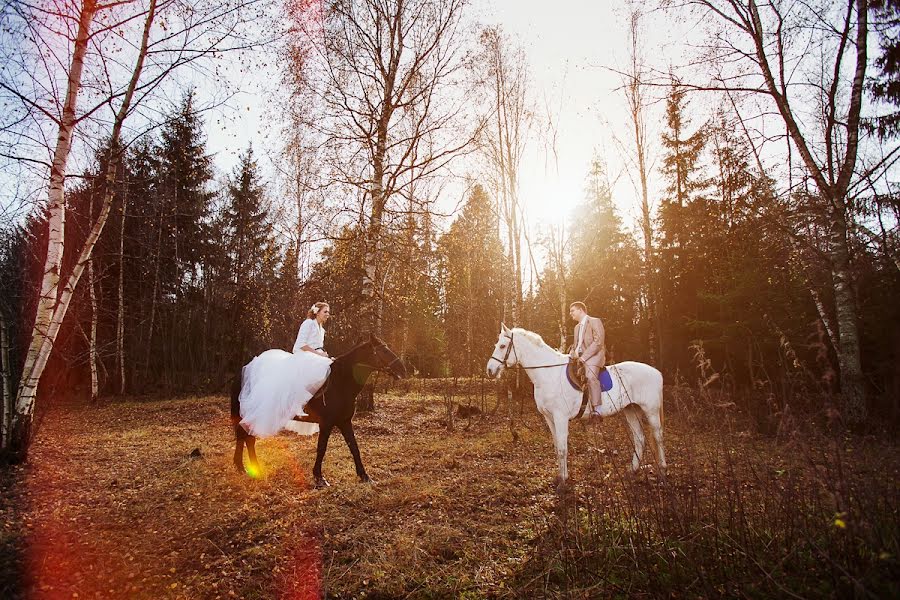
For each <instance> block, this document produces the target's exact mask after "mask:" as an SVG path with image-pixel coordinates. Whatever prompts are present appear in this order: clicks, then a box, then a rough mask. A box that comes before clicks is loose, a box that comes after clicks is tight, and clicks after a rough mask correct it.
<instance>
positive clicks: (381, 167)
mask: <svg viewBox="0 0 900 600" xmlns="http://www.w3.org/2000/svg"><path fill="white" fill-rule="evenodd" d="M298 5H299V6H295V7H294V9H293V17H294V19H295V22H296V23H297V24H298V30H297V35H299V36H300V37H301V38H302V40H303V44H304V48H305V51H304V52H301V53H299V54H298V57H302V60H300V61H297V62H295V63H294V64H292V65H291V67H290V68H292V69H305V70H306V71H307V73H308V76H307V77H305V78H304V81H305V82H306V85H307V87H308V89H309V90H310V95H309V98H310V99H311V101H313V102H315V103H316V105H317V107H318V109H319V110H317V111H314V112H312V114H311V116H312V119H313V120H312V121H311V122H308V123H306V127H308V128H309V129H310V130H311V131H312V132H314V133H315V135H317V136H318V138H319V139H320V140H321V143H320V147H321V148H322V153H321V156H322V160H324V161H326V163H327V169H328V171H329V172H328V173H327V174H326V175H325V179H326V180H327V184H328V185H330V186H331V187H334V188H336V189H340V188H342V187H343V188H344V193H345V195H346V197H348V198H356V199H361V200H362V205H361V206H355V207H353V208H351V209H350V210H351V212H355V213H356V214H357V215H358V216H359V217H361V218H360V219H359V220H360V224H361V225H362V232H363V235H364V238H365V240H364V241H365V249H364V257H363V273H364V274H363V277H362V281H361V282H360V296H361V300H362V303H361V307H360V308H361V310H362V313H363V314H362V319H361V323H362V325H363V329H364V330H367V331H374V332H377V331H379V329H380V327H381V315H380V314H379V312H378V306H379V304H380V303H379V302H378V299H377V294H378V289H379V287H380V286H379V282H381V281H382V280H383V277H382V276H381V273H380V269H381V265H380V264H379V260H380V255H381V247H382V236H383V229H384V227H385V224H386V220H387V219H389V218H391V217H392V216H393V215H395V214H397V213H398V212H399V213H402V212H403V210H404V207H402V206H397V205H395V204H397V203H396V202H393V201H394V200H399V198H400V197H401V196H402V195H401V194H399V193H398V192H400V191H401V190H403V189H405V188H407V187H409V186H411V185H412V186H414V185H415V184H416V181H418V180H419V179H422V178H428V177H431V176H433V175H434V174H435V173H438V172H440V171H442V169H444V168H445V167H446V166H447V165H448V163H449V162H450V161H451V160H452V159H453V158H454V157H455V156H456V155H457V154H459V153H460V152H461V151H462V150H463V149H464V148H465V147H466V146H467V145H468V144H469V139H470V136H469V135H466V134H465V133H463V134H461V135H460V125H461V123H460V122H459V117H460V116H461V114H462V108H463V105H464V104H463V98H462V97H461V95H459V94H457V95H456V97H454V96H453V94H452V93H451V92H452V89H453V86H454V85H455V83H456V81H457V80H458V78H459V77H458V75H459V71H460V69H461V67H462V65H463V54H462V46H461V42H462V33H463V32H462V29H461V26H460V23H461V19H462V13H463V9H464V7H465V5H466V1H465V0H406V1H404V0H362V1H357V2H352V1H350V0H330V1H327V2H322V3H321V4H319V3H315V4H311V5H307V4H305V3H298Z"/></svg>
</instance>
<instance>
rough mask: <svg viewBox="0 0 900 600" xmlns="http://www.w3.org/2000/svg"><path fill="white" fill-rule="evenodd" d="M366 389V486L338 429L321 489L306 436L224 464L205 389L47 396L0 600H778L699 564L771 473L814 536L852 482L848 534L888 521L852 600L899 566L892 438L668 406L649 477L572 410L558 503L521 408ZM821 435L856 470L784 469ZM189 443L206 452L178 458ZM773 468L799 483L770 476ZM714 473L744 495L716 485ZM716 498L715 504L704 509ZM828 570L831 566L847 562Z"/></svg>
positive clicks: (546, 441) (611, 427)
mask: <svg viewBox="0 0 900 600" xmlns="http://www.w3.org/2000/svg"><path fill="white" fill-rule="evenodd" d="M377 402H378V411H377V412H376V413H375V414H373V415H368V416H364V417H361V418H358V419H357V421H356V423H357V428H358V438H359V440H360V445H361V449H362V453H363V460H364V461H365V463H366V465H367V468H368V471H369V473H370V475H371V476H372V477H373V478H374V479H375V480H376V482H377V483H376V485H374V486H365V485H361V484H359V483H357V482H356V478H355V474H354V471H353V464H352V461H351V459H350V456H349V452H348V451H347V449H346V446H345V445H344V444H343V440H342V439H341V438H340V436H339V435H335V436H334V437H332V440H331V444H332V446H331V451H330V452H329V456H328V458H327V459H326V463H325V473H326V475H327V476H328V477H329V480H330V481H331V483H332V487H331V488H330V489H327V490H324V491H319V492H317V491H313V490H311V489H310V486H309V472H310V469H311V466H312V462H313V459H314V454H315V450H314V448H315V438H300V437H296V436H292V435H285V436H281V437H278V438H274V439H270V440H263V441H261V442H259V443H258V445H257V446H258V451H259V454H260V460H261V461H262V463H263V467H264V472H263V474H262V477H261V478H260V479H258V480H252V479H249V478H248V477H246V476H241V475H239V474H237V473H235V472H234V471H233V468H232V466H231V451H232V440H231V431H230V428H229V425H228V414H227V402H226V400H225V399H224V398H221V397H207V398H187V399H176V400H166V401H130V402H120V403H114V404H109V405H105V406H102V407H93V408H89V407H65V408H64V407H60V408H58V409H56V410H54V411H52V412H51V413H50V414H49V415H48V416H47V418H46V419H45V421H44V423H43V425H42V427H41V429H40V431H39V435H38V438H37V441H36V443H35V446H34V448H33V451H32V455H31V462H30V464H29V465H28V466H26V467H19V468H16V469H14V470H13V471H11V472H8V473H5V474H2V475H0V477H2V478H3V480H2V483H3V489H4V491H3V493H2V494H0V556H2V558H0V577H2V578H0V597H4V598H9V597H12V598H15V597H20V596H21V597H33V598H72V597H74V594H78V597H80V598H90V597H141V598H215V597H223V598H228V597H243V598H274V597H287V598H315V597H318V596H319V595H322V594H327V595H328V596H329V597H352V596H355V597H360V596H362V597H369V598H379V597H380V598H388V597H390V598H394V597H485V596H488V597H507V596H529V597H533V596H559V597H563V596H566V597H590V596H596V595H602V596H608V595H621V596H634V595H658V594H668V593H672V592H674V591H678V590H680V589H684V588H685V587H686V586H687V589H689V590H691V591H690V592H689V594H691V595H716V594H718V593H721V594H722V595H732V594H737V595H750V596H752V595H767V594H770V593H771V592H773V590H774V592H775V593H776V594H778V595H787V593H785V590H787V589H788V588H790V586H791V585H792V584H793V582H794V580H793V579H790V578H784V577H785V575H784V572H783V571H784V569H782V571H777V572H774V575H775V576H777V577H779V578H782V579H780V580H779V581H777V582H776V584H767V583H766V578H765V576H764V575H761V574H760V573H752V574H750V576H749V578H748V579H747V582H749V583H746V582H745V583H746V584H745V583H742V584H741V585H739V586H735V585H731V584H729V583H728V582H726V581H718V580H715V578H717V577H718V578H721V577H730V576H731V574H730V572H729V569H738V568H740V566H741V565H742V564H744V562H746V561H742V560H741V559H740V558H739V557H731V558H729V559H728V561H730V562H728V561H725V562H723V556H724V555H725V554H726V553H730V554H735V553H737V552H738V551H739V550H741V549H742V548H743V551H744V552H745V554H747V549H748V548H749V547H750V546H747V545H745V546H741V545H739V544H731V545H729V544H727V543H725V542H722V543H721V544H720V546H719V547H718V548H720V550H717V549H716V547H715V546H714V545H712V546H711V545H710V544H714V542H715V540H714V539H713V538H707V537H705V536H706V534H705V531H706V530H707V529H708V528H709V527H710V523H712V526H714V527H718V528H719V529H721V534H722V535H723V536H724V535H731V534H734V533H735V532H739V531H744V532H745V533H746V531H747V530H748V527H750V528H751V529H752V528H756V527H757V525H758V526H759V527H763V528H767V529H770V528H772V526H773V523H774V522H772V521H770V520H767V519H766V515H765V514H764V513H765V511H766V510H767V509H766V507H765V506H763V505H762V504H760V502H762V499H763V498H764V497H767V496H771V495H772V494H774V490H775V489H776V488H775V487H773V488H771V489H770V488H768V487H766V486H769V485H770V484H769V483H766V482H775V483H773V484H771V485H774V486H779V485H780V486H781V487H782V488H785V489H787V488H789V489H792V490H793V489H796V490H800V491H797V492H796V493H795V494H794V495H793V496H782V497H781V498H782V499H783V500H786V501H787V500H789V499H790V498H795V499H796V500H797V501H798V503H801V501H802V503H806V502H808V501H810V499H811V498H816V502H818V504H817V505H813V506H809V507H806V506H805V504H804V506H802V507H800V508H802V509H803V511H805V512H803V513H802V514H803V515H806V516H807V517H809V518H811V519H812V521H811V524H810V523H807V522H806V521H808V520H809V519H806V517H804V518H805V519H806V521H804V523H806V524H805V525H804V527H806V528H807V529H806V530H804V531H807V532H809V531H810V530H809V528H810V527H819V528H821V529H822V531H823V532H826V533H827V535H826V536H825V537H821V536H816V537H815V539H816V540H825V541H826V542H828V540H831V539H832V538H831V537H829V536H832V534H833V533H834V532H833V531H831V530H832V529H834V527H835V525H834V519H835V515H834V513H835V512H836V510H835V508H834V507H835V506H838V505H839V503H840V502H845V501H847V500H846V498H842V497H839V496H841V494H844V496H849V497H851V501H848V502H849V503H848V504H847V506H846V510H844V511H842V512H844V513H846V514H844V515H843V517H842V518H843V519H844V520H845V521H846V522H847V523H848V527H847V528H846V529H847V530H850V531H851V532H852V531H855V530H856V529H854V528H857V529H859V530H860V531H861V530H862V527H863V523H864V522H865V521H866V518H868V520H869V521H873V520H877V519H882V520H883V519H885V518H887V519H893V522H892V523H887V524H885V523H881V522H879V527H876V528H875V529H877V531H878V532H880V533H879V535H881V537H882V538H885V536H886V537H887V539H882V540H881V541H880V542H873V543H875V544H876V545H877V543H880V544H882V546H883V547H881V548H876V547H874V546H873V547H871V548H870V547H868V546H866V547H864V548H863V547H857V546H854V547H855V548H856V549H857V551H859V552H863V551H864V552H869V553H872V552H874V553H875V557H874V558H873V559H872V560H868V561H865V564H864V565H863V566H865V568H866V569H868V570H866V571H865V572H860V573H848V577H849V578H850V579H849V580H848V581H850V583H851V584H854V582H855V583H858V584H859V586H860V588H859V589H860V590H861V594H862V595H865V594H866V593H875V594H876V595H877V593H878V592H879V591H881V592H884V591H887V590H888V589H889V588H886V587H877V586H884V585H886V584H884V582H885V581H890V578H891V577H892V576H893V575H894V574H896V573H897V561H896V543H897V540H896V529H897V525H896V500H897V496H896V492H897V483H896V482H897V469H898V463H900V459H898V456H897V453H896V446H895V445H894V443H893V442H892V441H884V440H877V439H874V438H852V439H840V440H838V442H834V440H832V439H830V438H827V439H826V438H821V439H816V440H808V439H804V440H798V439H793V440H791V441H789V442H788V443H781V444H776V443H775V442H774V441H773V440H771V439H769V438H762V437H757V436H753V435H746V434H745V435H735V436H727V437H726V436H723V435H722V432H721V431H703V432H698V431H696V430H692V429H691V430H689V429H687V428H686V427H684V426H682V425H681V423H683V422H684V420H683V419H679V418H671V415H667V416H668V417H670V418H669V419H668V421H667V428H668V429H667V432H666V433H667V446H668V451H669V457H670V470H671V482H672V483H671V486H669V487H662V486H659V485H657V484H655V483H654V482H653V480H652V478H650V477H646V476H644V475H642V476H639V477H638V478H636V479H629V478H627V477H625V470H626V465H627V463H628V462H629V455H630V448H629V447H628V445H627V444H628V442H627V441H626V437H625V434H624V428H623V427H622V425H621V424H620V423H618V419H611V420H607V421H606V422H604V423H602V424H601V425H600V426H598V427H591V426H585V425H582V424H575V425H574V426H573V435H572V438H571V442H570V467H569V468H570V473H571V474H572V475H573V483H574V484H573V486H572V490H571V492H570V493H569V494H567V495H565V496H563V497H559V496H557V495H556V493H555V492H554V491H553V490H552V489H551V487H550V482H551V480H552V478H553V476H554V474H555V461H554V459H553V458H552V449H551V442H550V436H549V433H548V432H547V431H546V427H545V425H544V424H543V420H542V419H539V418H538V417H537V415H534V414H532V412H531V411H526V414H525V415H524V416H523V417H522V418H521V419H520V420H518V426H519V440H518V442H517V443H513V442H512V440H511V437H510V434H509V430H508V428H507V426H506V422H505V419H504V418H503V417H500V416H487V415H480V416H475V417H473V418H472V419H471V420H468V419H459V418H457V419H455V423H454V428H453V430H452V431H450V430H448V428H447V426H446V415H447V409H446V407H445V405H444V398H443V397H442V396H440V395H438V394H433V395H427V396H421V395H419V396H414V395H407V396H401V395H398V394H397V393H392V394H391V395H386V396H380V397H378V401H377ZM501 412H502V411H501ZM723 427H724V426H723ZM723 440H726V441H727V443H726V444H724V445H723ZM830 443H836V444H837V445H836V446H835V448H837V449H839V451H840V452H841V456H843V463H842V465H843V468H844V469H845V470H846V471H849V472H850V473H851V474H850V475H847V474H845V475H842V476H841V478H842V479H841V486H843V487H844V488H845V489H844V491H843V492H841V491H837V492H835V491H834V489H830V488H829V487H828V486H824V487H823V486H818V485H813V483H810V484H809V485H805V484H804V485H800V484H798V483H796V482H798V481H799V482H803V481H807V482H815V481H820V480H822V481H824V480H825V479H826V478H829V477H831V478H833V477H834V474H833V473H830V472H829V471H828V469H829V468H831V466H833V463H831V462H829V461H828V460H827V456H829V450H828V448H829V446H828V444H830ZM195 448H199V449H200V451H201V458H198V459H192V458H191V457H190V454H191V452H192V450H194V449H195ZM723 452H724V454H723ZM727 456H732V457H733V460H730V461H729V460H728V459H727V458H726V457H727ZM823 457H824V458H823ZM820 459H822V460H820ZM817 461H818V462H817ZM823 461H824V462H823ZM729 465H730V466H729ZM817 469H819V470H821V471H822V472H821V473H819V471H818V470H817ZM785 473H787V474H789V475H790V481H791V482H794V483H792V484H790V485H788V486H785V485H783V484H782V483H780V482H784V481H787V479H785V478H784V474H785ZM866 481H870V482H873V487H872V489H873V490H876V489H877V490H878V494H880V495H882V499H883V504H884V508H883V511H882V512H880V513H879V514H877V515H869V516H868V517H865V516H864V515H859V514H857V513H856V512H855V511H856V510H857V507H858V506H863V505H861V504H853V502H852V496H853V492H852V490H856V489H858V484H859V483H860V482H866ZM875 482H878V485H874V483H875ZM791 485H793V486H794V487H791ZM798 485H799V486H800V487H797V486H798ZM729 486H731V488H733V487H734V486H737V488H738V489H744V490H745V492H744V493H738V494H737V495H735V494H733V493H732V494H730V495H729V494H726V493H725V491H724V490H728V489H731V488H730V487H729ZM831 487H832V488H834V487H835V486H831ZM754 489H756V490H760V493H754V492H753V491H752V490H754ZM762 492H765V493H762ZM829 494H831V495H832V496H833V498H832V499H831V500H829ZM835 494H837V495H835ZM885 494H887V496H888V497H886V498H884V495H885ZM776 496H777V494H776ZM729 498H730V499H731V501H732V502H734V501H746V502H753V503H755V504H754V505H753V507H752V508H748V510H746V511H744V513H743V514H744V515H745V519H746V520H747V521H748V523H749V525H748V527H744V528H743V529H741V528H737V529H728V524H727V521H726V520H725V519H726V518H727V517H728V515H729V514H735V513H733V512H732V513H729V512H728V510H727V507H728V499H729ZM774 499H777V498H774ZM774 499H773V502H774ZM713 502H716V503H717V504H716V506H719V504H718V503H719V502H721V503H722V504H721V507H722V508H723V510H722V512H721V516H717V517H716V519H713V520H712V521H709V520H708V519H707V517H708V516H709V515H708V514H707V513H708V512H709V510H710V506H712V503H713ZM776 504H777V503H776ZM773 506H774V504H773ZM768 510H770V511H774V512H772V513H771V514H774V513H775V512H777V508H773V507H769V508H768ZM778 514H781V513H778ZM791 514H792V513H791ZM798 514H800V513H798ZM779 518H780V519H782V520H781V521H778V523H777V524H780V526H787V525H789V524H790V523H793V524H795V525H797V526H798V527H799V524H800V521H799V520H797V521H796V522H794V521H790V520H789V519H787V517H784V516H781V517H779ZM786 519H787V520H786ZM798 519H799V517H798ZM816 519H818V520H816ZM786 524H787V525H786ZM869 526H870V529H871V523H869ZM829 528H830V529H829ZM854 535H855V534H854ZM891 536H893V537H891ZM720 538H721V536H720ZM721 539H724V538H721ZM761 539H762V538H761ZM765 539H775V538H774V537H771V536H770V538H765ZM853 539H854V540H856V539H857V538H855V537H854V538H853ZM859 539H863V537H859ZM865 539H869V538H865ZM701 541H702V542H703V543H700V542H701ZM864 541H865V540H864ZM707 542H709V543H707ZM750 542H753V540H750V541H749V542H748V544H749V543H750ZM753 543H754V544H755V542H753ZM854 543H855V542H854ZM865 543H867V544H868V543H869V542H865ZM755 547H756V546H755V545H754V546H753V548H755ZM778 547H779V548H780V546H778ZM773 548H774V546H773ZM673 551H674V552H675V555H674V557H673V556H672V555H671V552H673ZM701 551H702V552H701ZM678 552H682V553H683V554H684V556H683V557H679V556H678ZM716 552H720V554H719V555H717V554H716ZM829 556H831V554H829ZM835 556H837V555H836V554H835ZM752 557H753V558H754V560H758V558H757V557H756V555H755V554H753V555H752ZM697 558H700V559H703V560H709V561H712V563H714V562H716V561H718V562H719V563H722V564H724V565H726V566H727V567H728V568H727V569H724V568H722V567H720V566H717V567H715V568H712V566H714V565H713V564H712V563H710V568H707V569H705V570H702V572H705V573H707V575H706V577H707V578H708V579H710V578H711V579H710V580H709V581H703V582H701V583H700V584H696V582H695V585H694V586H693V587H692V588H691V587H690V586H688V585H687V584H690V581H691V580H690V578H691V577H693V575H692V573H695V572H696V573H700V572H701V571H698V568H697V567H694V568H693V571H692V570H690V569H686V568H684V567H683V563H684V562H686V561H691V560H694V559H697ZM682 559H683V560H682ZM786 560H787V561H793V560H794V558H791V557H790V556H789V557H788V558H787V559H786ZM879 561H880V562H879ZM820 562H821V559H820ZM767 564H768V563H767ZM784 564H785V563H782V566H783V565H784ZM791 564H792V563H791ZM835 564H837V565H838V566H830V565H826V566H829V568H832V569H833V570H837V568H847V566H846V565H847V563H845V562H836V563H835ZM854 564H855V563H854ZM860 564H862V563H860ZM850 566H851V567H852V564H851V565H850ZM761 568H763V570H764V571H765V569H766V568H768V567H766V565H763V566H762V567H761ZM860 568H862V567H860ZM667 569H668V570H669V571H668V572H669V575H668V576H666V575H665V573H664V572H665V571H666V570H667ZM660 570H662V572H661V571H660ZM765 572H766V573H769V574H770V575H771V574H772V573H773V572H772V571H765ZM654 573H655V574H654ZM835 577H836V579H835V581H837V582H838V584H834V582H831V583H829V582H828V581H826V582H824V583H823V584H822V586H821V588H820V589H819V590H818V591H816V590H811V589H809V588H803V589H798V590H795V591H798V592H799V593H800V594H801V595H810V594H812V595H825V596H828V595H833V594H837V593H841V590H842V589H843V588H841V587H840V585H839V583H840V577H841V575H840V574H839V573H838V574H837V575H836V576H835ZM667 582H669V583H667ZM754 582H758V587H753V584H754ZM667 585H669V586H670V587H668V588H667V587H666V586H667ZM798 585H806V583H805V580H803V581H802V582H800V583H798ZM742 586H743V587H742ZM747 586H749V587H747ZM873 586H875V587H873ZM780 588H784V589H781V593H779V589H780ZM851 589H855V588H851ZM890 589H893V588H890ZM754 590H756V594H754Z"/></svg>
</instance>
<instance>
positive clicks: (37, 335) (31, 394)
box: [13, 0, 156, 457]
mask: <svg viewBox="0 0 900 600" xmlns="http://www.w3.org/2000/svg"><path fill="white" fill-rule="evenodd" d="M95 8H96V6H95V3H94V2H93V0H86V1H85V4H84V8H83V11H82V16H81V19H80V21H79V26H78V36H77V38H76V45H75V51H74V52H73V58H72V67H71V69H70V75H69V92H68V94H67V97H66V105H65V108H64V111H63V122H62V124H61V125H60V134H59V143H58V144H57V151H58V156H57V157H54V161H53V168H52V169H51V183H50V204H51V215H52V210H56V211H57V212H58V213H59V214H58V216H57V217H56V220H57V221H58V223H59V224H60V226H59V230H54V227H53V222H54V217H53V216H51V219H50V223H51V225H50V244H49V246H50V247H53V246H54V245H56V249H55V251H54V253H51V252H50V250H49V249H48V252H47V261H46V263H45V270H44V282H42V286H41V298H40V300H39V304H38V311H37V315H36V317H35V326H34V331H33V334H32V340H31V346H30V348H29V351H28V354H27V355H26V360H25V367H24V369H23V374H22V381H21V383H20V385H19V393H18V397H17V398H16V407H15V413H14V416H13V419H14V423H13V428H14V429H15V431H14V434H13V435H14V436H15V437H16V438H17V439H16V440H14V443H15V444H17V445H18V446H19V447H18V449H17V450H18V454H19V455H20V456H22V457H24V454H25V451H26V450H27V447H28V444H29V442H30V437H31V425H32V422H33V419H34V402H35V397H36V395H37V389H38V384H39V383H40V379H41V375H42V374H43V372H44V368H45V367H46V366H47V361H48V359H49V358H50V351H51V350H52V349H53V344H54V342H55V341H56V336H57V335H58V334H59V329H60V327H61V326H62V322H63V319H64V318H65V316H66V312H67V311H68V309H69V303H70V302H71V300H72V295H73V294H74V293H75V287H76V286H77V285H78V281H79V280H80V279H81V275H82V274H83V273H84V268H85V266H87V263H88V261H89V260H90V258H91V254H92V252H93V250H94V246H95V245H96V244H97V240H98V239H99V237H100V234H101V233H102V232H103V228H104V226H105V225H106V221H107V219H108V218H109V211H110V207H111V205H112V198H113V185H114V182H115V180H116V173H117V169H118V160H119V157H118V141H119V136H120V133H121V131H122V124H123V123H124V122H125V117H126V116H127V115H128V110H129V108H130V107H131V100H132V98H133V97H134V90H135V88H136V87H137V84H138V80H139V79H140V76H141V71H142V69H143V66H144V57H145V56H146V55H147V44H148V40H149V37H150V27H151V26H152V24H153V19H154V17H155V16H156V0H150V7H149V9H148V11H147V18H146V20H145V22H144V32H143V37H142V40H141V47H140V51H139V53H138V57H137V61H136V62H135V66H134V70H133V71H132V74H131V80H130V81H129V83H128V88H127V90H126V92H125V95H124V97H123V99H122V104H121V106H120V107H119V112H118V113H117V114H116V119H115V122H114V124H113V129H112V135H111V136H110V148H111V149H112V152H111V154H110V160H109V161H108V163H107V168H106V191H105V195H104V198H103V204H102V205H101V208H100V214H99V215H98V216H97V220H96V221H95V222H94V225H93V227H91V231H90V233H89V234H88V237H87V239H86V240H85V242H84V246H82V249H81V252H80V255H79V257H78V261H77V262H76V263H75V267H74V268H73V269H72V273H71V275H69V278H68V280H67V281H66V285H65V287H64V288H63V290H62V293H59V291H58V286H59V264H60V261H61V259H62V252H63V244H64V240H63V237H62V226H61V224H62V223H64V221H65V197H64V189H63V188H64V185H65V164H66V160H67V159H68V155H69V150H70V149H71V138H72V131H73V129H74V126H75V121H76V120H75V100H76V98H77V95H78V89H79V87H80V86H81V71H82V68H83V66H84V54H85V51H86V49H87V44H88V41H89V35H88V29H89V27H90V24H91V20H92V19H93V16H94V11H95ZM63 147H64V150H65V151H64V152H62V151H61V148H63ZM57 159H58V160H57ZM54 177H56V178H57V179H58V181H57V182H54ZM57 183H58V190H57V189H55V188H54V186H55V185H56V184H57ZM52 261H56V263H55V264H54V263H53V262H52ZM48 281H52V283H53V285H52V286H51V288H52V289H50V290H49V291H48V292H47V293H44V287H45V284H47V282H48ZM48 298H52V299H53V301H54V302H53V303H50V302H48Z"/></svg>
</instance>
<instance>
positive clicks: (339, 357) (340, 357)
mask: <svg viewBox="0 0 900 600" xmlns="http://www.w3.org/2000/svg"><path fill="white" fill-rule="evenodd" d="M371 343H372V340H365V341H362V342H359V343H358V344H356V345H355V346H353V347H352V348H350V349H349V350H347V351H346V352H342V353H341V354H338V355H337V356H335V357H334V362H338V361H341V362H343V361H344V360H345V359H346V358H347V357H348V356H350V355H351V354H353V353H354V352H356V351H357V350H359V349H360V348H362V347H363V346H366V345H370V344H371Z"/></svg>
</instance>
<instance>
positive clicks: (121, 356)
mask: <svg viewBox="0 0 900 600" xmlns="http://www.w3.org/2000/svg"><path fill="white" fill-rule="evenodd" d="M127 205H128V196H127V195H125V196H123V198H122V220H121V223H120V225H121V227H120V228H119V308H118V311H117V312H116V366H117V367H118V370H119V393H120V394H124V393H125V210H126V207H127Z"/></svg>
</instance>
